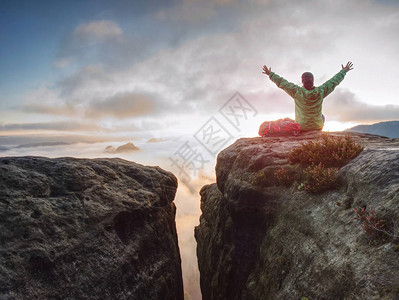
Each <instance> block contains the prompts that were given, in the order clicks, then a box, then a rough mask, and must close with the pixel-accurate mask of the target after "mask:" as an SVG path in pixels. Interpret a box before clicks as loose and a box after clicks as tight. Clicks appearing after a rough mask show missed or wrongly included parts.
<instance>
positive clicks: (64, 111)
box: [19, 103, 76, 116]
mask: <svg viewBox="0 0 399 300" xmlns="http://www.w3.org/2000/svg"><path fill="white" fill-rule="evenodd" d="M19 109H21V110H22V111H24V112H31V113H38V114H47V115H61V116H65V115H67V116H71V115H74V114H75V113H76V110H75V108H74V107H73V106H71V105H65V104H63V103H60V105H59V106H54V105H51V106H50V105H44V104H40V103H28V104H24V105H22V106H20V107H19Z"/></svg>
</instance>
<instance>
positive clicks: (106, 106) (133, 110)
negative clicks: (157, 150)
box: [86, 92, 162, 118]
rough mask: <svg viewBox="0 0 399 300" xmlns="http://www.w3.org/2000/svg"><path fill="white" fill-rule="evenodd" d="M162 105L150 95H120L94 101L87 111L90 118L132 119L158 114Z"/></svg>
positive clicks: (132, 93)
mask: <svg viewBox="0 0 399 300" xmlns="http://www.w3.org/2000/svg"><path fill="white" fill-rule="evenodd" d="M161 108H162V103H161V102H160V101H159V100H157V99H155V98H154V96H152V95H149V94H140V93H135V92H131V93H118V94H116V95H115V96H112V97H110V98H107V99H105V100H100V101H92V102H90V103H89V106H88V107H87V110H86V116H87V117H90V118H102V117H109V116H111V117H115V118H131V117H137V116H143V115H150V114H153V113H156V112H157V111H159V110H160V109H161Z"/></svg>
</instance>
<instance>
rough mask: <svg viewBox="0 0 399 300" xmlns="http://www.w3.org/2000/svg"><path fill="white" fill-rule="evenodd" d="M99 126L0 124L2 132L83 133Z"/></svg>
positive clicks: (60, 123)
mask: <svg viewBox="0 0 399 300" xmlns="http://www.w3.org/2000/svg"><path fill="white" fill-rule="evenodd" d="M96 128H97V126H95V125H92V124H83V123H78V122H72V121H68V122H45V123H9V124H0V130H4V131H16V130H56V131H81V130H93V129H96Z"/></svg>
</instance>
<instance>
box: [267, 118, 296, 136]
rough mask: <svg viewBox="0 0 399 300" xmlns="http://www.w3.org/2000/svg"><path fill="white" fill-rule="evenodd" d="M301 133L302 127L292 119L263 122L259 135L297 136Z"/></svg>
mask: <svg viewBox="0 0 399 300" xmlns="http://www.w3.org/2000/svg"><path fill="white" fill-rule="evenodd" d="M300 131H301V125H299V124H298V123H296V122H295V121H294V120H292V119H290V118H285V119H278V120H277V121H266V122H263V123H262V125H260V127H259V135H260V136H262V137H264V136H284V135H286V136H287V135H294V136H297V135H298V134H299V133H300Z"/></svg>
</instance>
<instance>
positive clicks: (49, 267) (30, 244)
mask: <svg viewBox="0 0 399 300" xmlns="http://www.w3.org/2000/svg"><path fill="white" fill-rule="evenodd" d="M0 170H1V171H0V247H1V248H0V249H1V253H0V266H1V267H0V297H2V298H6V299H8V298H10V299H14V298H16V299H22V298H23V299H29V298H33V299H183V285H182V274H181V264H180V254H179V248H178V244H177V234H176V227H175V211H176V209H175V205H174V203H173V200H174V196H175V193H176V189H177V180H176V177H175V176H174V175H173V174H171V173H169V172H166V171H164V170H162V169H161V168H159V167H145V166H142V165H139V164H136V163H133V162H128V161H125V160H122V159H93V160H90V159H74V158H57V159H49V158H43V157H20V158H17V157H6V158H0Z"/></svg>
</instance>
